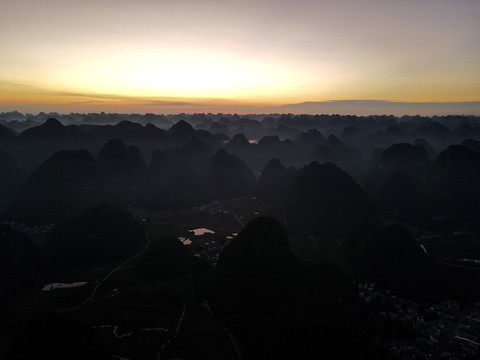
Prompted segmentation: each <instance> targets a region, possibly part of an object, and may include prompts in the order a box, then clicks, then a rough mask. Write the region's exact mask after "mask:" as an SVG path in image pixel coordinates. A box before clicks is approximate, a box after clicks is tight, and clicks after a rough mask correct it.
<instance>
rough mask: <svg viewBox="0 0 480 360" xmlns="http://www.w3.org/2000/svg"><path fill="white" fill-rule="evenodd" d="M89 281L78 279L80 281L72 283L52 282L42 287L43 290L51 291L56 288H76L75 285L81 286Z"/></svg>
mask: <svg viewBox="0 0 480 360" xmlns="http://www.w3.org/2000/svg"><path fill="white" fill-rule="evenodd" d="M86 283H87V282H86V281H78V282H73V283H70V284H67V283H52V284H47V285H45V286H44V287H43V288H42V291H51V290H55V289H68V288H74V287H79V286H83V285H85V284H86Z"/></svg>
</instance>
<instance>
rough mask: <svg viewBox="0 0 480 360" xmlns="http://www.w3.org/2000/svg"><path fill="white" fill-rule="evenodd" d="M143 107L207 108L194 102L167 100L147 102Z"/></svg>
mask: <svg viewBox="0 0 480 360" xmlns="http://www.w3.org/2000/svg"><path fill="white" fill-rule="evenodd" d="M142 105H150V106H206V104H199V103H194V102H186V101H166V100H154V101H150V102H147V103H145V104H142Z"/></svg>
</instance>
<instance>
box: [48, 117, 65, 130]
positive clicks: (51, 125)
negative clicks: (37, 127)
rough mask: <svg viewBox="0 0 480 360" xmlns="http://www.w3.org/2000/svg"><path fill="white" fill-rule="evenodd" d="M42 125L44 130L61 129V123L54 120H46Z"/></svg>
mask: <svg viewBox="0 0 480 360" xmlns="http://www.w3.org/2000/svg"><path fill="white" fill-rule="evenodd" d="M43 125H44V127H45V128H48V129H54V128H59V127H63V125H62V123H61V122H60V121H58V120H57V119H54V118H49V119H47V121H45V123H44V124H43Z"/></svg>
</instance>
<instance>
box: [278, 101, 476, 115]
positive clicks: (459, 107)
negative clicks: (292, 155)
mask: <svg viewBox="0 0 480 360" xmlns="http://www.w3.org/2000/svg"><path fill="white" fill-rule="evenodd" d="M278 110H281V111H283V112H292V113H309V114H312V113H313V114H341V115H347V114H356V115H390V114H392V115H417V114H418V115H426V116H431V115H448V114H452V115H456V114H469V115H470V114H471V115H480V101H466V102H404V101H388V100H330V101H308V102H302V103H295V104H285V105H282V106H279V107H278Z"/></svg>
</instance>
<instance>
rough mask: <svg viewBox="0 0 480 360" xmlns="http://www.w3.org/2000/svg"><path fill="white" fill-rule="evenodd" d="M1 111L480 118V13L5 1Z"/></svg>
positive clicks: (476, 9) (429, 3) (367, 6)
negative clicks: (377, 114) (337, 114)
mask: <svg viewBox="0 0 480 360" xmlns="http://www.w3.org/2000/svg"><path fill="white" fill-rule="evenodd" d="M1 8H2V11H1V12H0V112H1V111H12V110H18V111H21V112H30V113H37V112H39V111H45V112H48V111H57V112H61V113H69V112H96V111H105V112H138V113H178V112H186V113H194V112H205V113H206V112H230V113H267V112H292V113H339V114H353V113H355V114H357V115H368V114H375V113H381V114H384V113H386V114H394V115H402V114H421V115H433V114H437V115H444V114H475V115H480V21H479V20H478V19H479V18H480V1H479V0H402V1H398V0H332V1H330V0H316V1H313V0H296V1H293V0H290V1H286V0H242V1H239V0H236V1H231V0H197V1H193V0H136V1H126V0H116V1H112V0H82V1H78V0H76V1H74V0H2V5H1Z"/></svg>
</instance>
